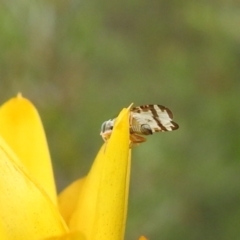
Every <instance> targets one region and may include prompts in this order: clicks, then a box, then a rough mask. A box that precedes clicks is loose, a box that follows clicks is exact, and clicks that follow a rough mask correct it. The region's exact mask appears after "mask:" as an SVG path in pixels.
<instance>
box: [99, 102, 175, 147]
mask: <svg viewBox="0 0 240 240" xmlns="http://www.w3.org/2000/svg"><path fill="white" fill-rule="evenodd" d="M172 119H173V114H172V112H171V111H170V110H169V109H168V108H166V107H164V106H162V105H156V104H149V105H143V106H139V107H133V108H131V109H130V119H129V123H130V129H129V130H130V140H131V142H132V144H138V143H142V142H145V141H146V138H145V137H144V136H146V135H151V134H153V133H155V132H165V131H173V130H176V129H178V128H179V126H178V124H177V123H175V122H173V121H172ZM115 120H116V118H114V119H110V120H108V121H105V122H104V123H103V124H102V127H101V133H100V135H101V136H102V138H103V140H104V141H107V140H108V139H109V138H110V136H111V133H112V129H113V126H114V123H115Z"/></svg>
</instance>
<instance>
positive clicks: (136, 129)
mask: <svg viewBox="0 0 240 240" xmlns="http://www.w3.org/2000/svg"><path fill="white" fill-rule="evenodd" d="M130 133H138V134H142V135H151V134H152V130H151V128H150V126H149V125H148V124H142V125H132V126H130Z"/></svg>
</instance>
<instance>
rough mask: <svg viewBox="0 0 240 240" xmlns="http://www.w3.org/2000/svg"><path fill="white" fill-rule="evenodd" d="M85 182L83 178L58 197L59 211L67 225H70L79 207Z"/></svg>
mask: <svg viewBox="0 0 240 240" xmlns="http://www.w3.org/2000/svg"><path fill="white" fill-rule="evenodd" d="M84 180H85V178H81V179H79V180H77V181H74V182H73V183H72V184H71V185H70V186H68V187H67V188H66V189H65V190H64V191H62V192H61V194H59V196H58V205H59V210H60V213H61V215H62V216H63V218H64V220H65V222H66V223H67V224H69V221H70V219H71V217H72V214H73V212H74V211H75V209H76V207H77V204H78V200H79V195H80V192H81V189H82V186H83V183H84Z"/></svg>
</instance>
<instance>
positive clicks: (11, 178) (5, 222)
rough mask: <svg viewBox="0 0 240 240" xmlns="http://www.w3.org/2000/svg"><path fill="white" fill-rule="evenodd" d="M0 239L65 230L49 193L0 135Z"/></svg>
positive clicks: (21, 239)
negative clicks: (29, 172)
mask: <svg viewBox="0 0 240 240" xmlns="http://www.w3.org/2000/svg"><path fill="white" fill-rule="evenodd" d="M0 191H1V194H0V207H1V210H0V226H1V227H0V239H1V240H5V239H6V240H16V239H18V240H33V239H43V238H46V237H50V236H56V235H62V234H65V233H66V232H67V231H68V229H67V227H66V225H65V223H64V221H63V219H62V217H61V216H60V214H59V212H58V209H57V207H56V206H55V205H54V204H53V203H52V201H51V199H50V198H49V196H48V194H46V192H45V191H44V190H43V189H42V188H41V186H40V185H38V183H37V182H35V181H34V180H33V179H31V175H29V174H28V171H26V169H25V166H23V164H22V163H21V161H20V160H19V159H18V157H17V156H16V155H15V153H14V152H13V151H12V150H11V149H10V148H9V146H8V145H7V144H6V143H5V141H4V139H2V138H1V137H0Z"/></svg>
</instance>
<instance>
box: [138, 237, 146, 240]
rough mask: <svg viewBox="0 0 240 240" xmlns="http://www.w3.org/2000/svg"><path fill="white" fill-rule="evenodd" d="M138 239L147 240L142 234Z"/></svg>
mask: <svg viewBox="0 0 240 240" xmlns="http://www.w3.org/2000/svg"><path fill="white" fill-rule="evenodd" d="M139 240H148V238H146V237H144V236H141V237H140V238H139Z"/></svg>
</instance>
